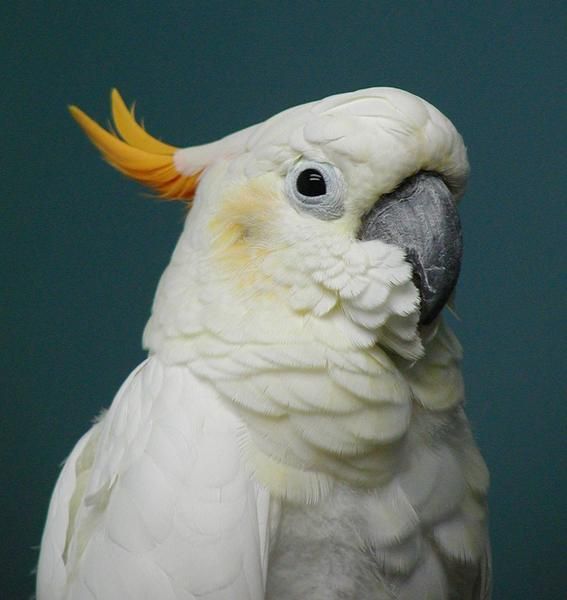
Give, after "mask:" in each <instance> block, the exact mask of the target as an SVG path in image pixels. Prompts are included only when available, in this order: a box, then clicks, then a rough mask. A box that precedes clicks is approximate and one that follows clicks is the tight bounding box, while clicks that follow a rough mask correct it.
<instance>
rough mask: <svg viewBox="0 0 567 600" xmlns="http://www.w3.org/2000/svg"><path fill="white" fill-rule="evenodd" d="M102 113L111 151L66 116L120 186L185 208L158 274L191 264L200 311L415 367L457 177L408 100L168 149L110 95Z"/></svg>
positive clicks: (379, 96) (308, 113) (369, 93)
mask: <svg viewBox="0 0 567 600" xmlns="http://www.w3.org/2000/svg"><path fill="white" fill-rule="evenodd" d="M112 107H113V116H114V121H115V126H116V130H117V132H118V134H119V135H120V136H121V137H122V138H123V139H122V140H121V139H120V138H119V137H118V136H117V135H114V134H112V133H109V132H107V131H105V130H104V129H102V128H100V127H99V126H98V125H96V123H94V122H93V121H92V120H90V119H89V118H88V117H87V116H86V115H85V114H84V113H82V112H81V111H80V110H79V109H77V108H75V107H72V108H71V110H72V113H73V115H74V116H75V118H76V119H77V121H78V122H79V124H80V125H81V126H82V127H83V128H84V129H85V131H86V132H87V134H88V135H89V137H90V138H91V140H92V141H93V142H94V143H95V144H96V145H97V146H98V147H99V148H100V149H101V150H102V152H103V154H104V155H105V157H106V158H107V160H108V161H109V162H110V163H112V164H113V165H114V166H116V167H117V168H118V169H119V170H121V171H122V172H123V173H125V174H127V175H129V176H131V177H133V178H134V179H137V180H138V181H140V182H142V183H144V184H147V185H149V186H151V187H153V188H154V189H155V190H157V191H158V192H159V193H160V194H161V195H162V196H164V197H167V198H181V199H186V200H189V201H192V202H193V206H192V208H191V211H190V213H189V215H188V217H187V224H186V228H185V231H184V233H183V236H182V239H181V242H180V244H179V246H178V249H177V251H176V254H175V255H174V260H173V263H176V262H177V264H181V263H184V262H188V263H191V264H192V265H195V262H196V261H197V262H200V263H201V264H202V263H203V262H206V264H207V267H206V271H207V273H206V274H203V275H202V276H201V279H200V280H199V281H194V282H193V283H194V284H195V285H201V286H203V285H204V286H206V287H207V289H208V291H209V294H210V295H209V297H208V298H206V299H203V298H202V299H201V301H205V302H206V303H215V302H217V303H218V304H219V306H220V307H221V310H223V308H225V307H231V310H229V311H228V312H229V313H231V314H232V313H233V312H234V310H233V309H234V307H235V305H240V306H241V310H240V311H236V312H237V313H242V310H245V311H246V312H247V313H250V312H252V313H257V316H258V318H260V315H261V313H262V307H266V310H267V311H268V312H271V313H272V315H274V314H278V315H279V316H281V317H282V318H283V316H284V313H285V311H286V310H287V311H292V312H294V313H295V315H296V316H299V317H301V321H302V323H301V325H300V328H301V329H302V330H305V327H306V324H307V323H313V322H314V321H319V322H320V321H327V322H332V323H333V327H332V328H331V329H329V328H327V331H326V332H322V331H321V330H320V328H319V331H318V333H316V334H315V335H316V336H319V335H323V336H324V335H330V336H334V335H337V336H338V337H339V338H341V336H345V337H346V338H347V339H348V340H350V342H351V343H354V344H355V345H359V346H369V345H373V344H375V343H378V344H381V345H383V346H384V347H385V348H388V349H391V350H394V351H395V352H397V353H398V354H400V355H402V356H406V357H407V358H412V359H414V358H416V357H418V356H419V355H420V353H421V352H422V348H421V337H420V333H421V334H422V333H423V330H424V329H427V326H428V325H429V324H431V323H434V322H435V320H436V317H437V315H438V314H439V312H440V310H441V308H442V307H443V306H444V304H445V303H446V301H447V300H448V298H449V296H450V294H451V292H452V290H453V288H454V285H455V283H456V280H457V276H458V273H459V265H460V258H461V234H460V226H459V221H458V217H457V212H456V200H457V199H458V198H459V197H460V195H461V194H462V192H463V189H464V185H465V181H466V178H467V174H468V163H467V158H466V151H465V147H464V145H463V142H462V139H461V137H460V135H459V134H458V133H457V131H456V130H455V128H454V127H453V125H452V124H451V123H450V121H449V120H448V119H446V118H445V117H444V116H443V115H442V114H441V113H440V112H439V111H437V110H436V109H435V108H434V107H432V106H431V105H430V104H428V103H427V102H425V101H424V100H422V99H420V98H418V97H416V96H414V95H412V94H409V93H407V92H404V91H401V90H398V89H393V88H370V89H365V90H360V91H357V92H353V93H347V94H340V95H336V96H332V97H329V98H326V99H324V100H321V101H318V102H313V103H309V104H305V105H301V106H298V107H295V108H292V109H289V110H286V111H284V112H282V113H280V114H278V115H276V116H274V117H272V118H270V119H268V120H267V121H265V122H263V123H260V124H258V125H255V126H252V127H249V128H247V129H245V130H243V131H240V132H238V133H235V134H232V135H230V136H228V137H226V138H224V139H221V140H219V141H217V142H213V143H211V144H207V145H204V146H198V147H190V148H186V149H177V148H174V147H173V146H169V145H167V144H164V143H162V142H160V141H158V140H156V139H154V138H153V137H151V136H150V135H149V134H147V133H146V132H145V130H144V129H142V128H141V127H140V126H139V125H137V123H136V122H135V120H134V118H133V111H132V112H130V111H128V109H127V108H126V106H125V105H124V103H123V101H122V99H121V98H120V96H119V94H118V92H116V91H113V93H112ZM182 255H183V257H182ZM187 276H188V273H187V274H185V277H187ZM180 277H181V279H183V275H182V274H181V273H180ZM170 279H171V278H170ZM213 280H214V281H216V282H218V286H217V287H216V289H213V287H211V286H210V283H211V282H212V281H213ZM178 285H180V284H179V283H178ZM162 287H164V282H162ZM166 304H167V303H166ZM282 304H283V305H285V307H284V312H282V306H280V305H282ZM275 306H278V310H275V312H274V310H273V309H274V307H275ZM159 307H160V302H159V294H158V301H157V302H156V308H155V310H158V309H159ZM167 310H171V305H169V308H168V309H166V311H167ZM188 310H191V309H189V308H188ZM192 310H196V309H195V307H193V309H192ZM154 312H155V311H154ZM174 312H175V311H174ZM232 316H234V317H237V316H238V315H237V314H233V315H232ZM159 320H160V323H161V325H162V327H161V329H162V331H161V332H159V333H158V331H157V329H158V327H150V331H149V333H148V332H147V339H148V338H151V337H152V332H153V333H154V337H155V336H158V335H161V336H162V337H163V336H165V337H167V336H168V335H170V334H167V333H166V332H165V330H166V329H167V330H169V331H170V332H173V331H174V329H175V325H174V321H177V322H178V325H177V326H178V327H179V326H180V325H179V322H180V320H181V321H182V320H183V317H179V315H177V316H176V317H175V318H174V317H173V316H172V315H171V314H170V315H167V314H164V315H160V316H159ZM221 320H222V319H221ZM154 321H155V319H154ZM319 324H320V323H319ZM293 329H294V328H293V327H292V328H291V330H293ZM284 337H285V336H284ZM148 343H149V345H150V346H151V345H152V342H151V341H148Z"/></svg>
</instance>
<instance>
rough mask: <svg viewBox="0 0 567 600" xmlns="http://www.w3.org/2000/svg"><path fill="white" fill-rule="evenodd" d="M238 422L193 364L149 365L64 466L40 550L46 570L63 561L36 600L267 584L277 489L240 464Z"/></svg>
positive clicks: (208, 592)
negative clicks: (270, 490)
mask: <svg viewBox="0 0 567 600" xmlns="http://www.w3.org/2000/svg"><path fill="white" fill-rule="evenodd" d="M239 427H240V422H239V420H238V419H237V418H236V417H235V416H234V415H233V414H232V413H231V412H229V411H228V410H227V409H226V408H225V407H224V406H223V404H222V403H221V401H220V400H219V399H218V398H217V397H216V395H215V393H214V392H212V391H211V390H209V389H208V388H207V387H206V386H205V385H203V384H201V383H200V382H199V381H198V380H197V379H195V378H194V377H193V376H192V375H191V374H190V373H189V372H188V370H187V369H186V368H184V367H182V366H167V365H164V364H163V363H162V362H161V361H160V360H159V359H158V358H156V357H152V358H150V359H148V360H147V361H145V362H144V363H143V364H142V365H140V366H139V367H138V368H137V369H136V370H135V371H134V372H133V373H132V374H131V375H130V377H129V378H128V379H127V380H126V382H125V383H124V384H123V386H122V387H121V389H120V391H119V392H118V394H117V395H116V397H115V399H114V401H113V403H112V405H111V407H110V409H109V410H108V411H107V412H106V413H105V414H104V416H103V417H102V418H101V419H100V420H99V422H98V423H97V424H95V426H94V427H93V428H92V429H91V431H90V432H89V433H88V434H86V436H85V438H83V439H82V440H81V442H80V443H79V444H78V445H77V447H76V448H75V450H74V451H73V453H72V454H71V456H70V457H69V459H68V461H67V463H66V465H65V467H64V469H63V471H62V474H61V477H60V480H59V482H58V485H57V487H56V490H55V492H54V496H53V500H52V503H51V508H50V517H49V518H48V524H47V528H46V533H45V536H44V541H43V544H42V556H41V557H40V575H41V573H42V572H44V573H45V572H46V569H45V568H44V567H42V562H43V563H44V564H45V565H47V564H48V563H50V562H51V563H52V564H53V563H54V561H55V560H56V559H55V558H54V557H59V564H58V565H57V567H58V570H59V572H58V574H57V575H56V577H55V578H56V579H57V580H58V581H57V586H58V587H56V589H57V595H55V594H52V595H49V594H47V593H44V595H43V596H42V595H41V593H40V594H39V598H40V599H41V598H42V597H44V598H51V597H53V598H59V597H60V598H67V597H69V598H71V597H89V598H91V597H92V598H95V599H97V600H98V599H100V598H104V599H105V600H110V599H112V598H115V597H116V598H118V597H120V598H144V597H156V598H157V597H159V598H164V599H171V600H173V599H176V598H179V597H191V596H187V594H199V595H200V596H203V598H211V599H212V598H220V597H224V596H222V594H221V590H225V591H226V590H232V592H234V594H233V596H232V597H240V596H239V595H238V594H241V595H243V597H248V595H252V596H253V595H254V594H256V593H258V592H259V591H261V589H262V587H263V585H264V570H265V548H266V544H267V520H268V509H269V496H268V495H267V493H266V492H264V490H262V489H261V488H259V487H258V486H257V485H256V484H254V482H253V481H252V480H251V478H250V476H249V474H248V473H247V471H246V469H245V466H244V464H243V462H242V460H241V457H240V453H239V446H238V435H239ZM51 515H59V517H58V518H55V517H53V518H52V517H51ZM46 537H47V539H46ZM219 557H220V558H219ZM221 559H222V564H223V569H218V568H217V565H218V564H219V563H218V561H219V560H221ZM51 579H52V580H53V579H54V577H53V576H51ZM41 580H42V578H41V577H40V590H41V585H42V584H41ZM44 580H45V578H44ZM222 593H225V592H222ZM219 594H221V595H219Z"/></svg>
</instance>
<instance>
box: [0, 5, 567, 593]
mask: <svg viewBox="0 0 567 600" xmlns="http://www.w3.org/2000/svg"><path fill="white" fill-rule="evenodd" d="M159 4H160V3H157V2H156V3H154V2H140V1H133V0H132V1H130V2H118V3H110V2H109V3H97V2H94V1H92V0H91V1H90V2H84V1H81V2H77V1H75V2H55V1H52V2H48V1H44V2H32V1H28V2H5V3H3V6H2V8H0V19H1V20H0V27H2V29H3V31H2V36H1V38H0V39H1V44H2V54H1V57H2V61H3V63H4V67H5V68H4V71H3V77H2V83H1V85H0V96H1V110H0V119H1V121H2V157H1V159H0V164H1V173H2V174H1V176H0V182H1V185H2V193H1V196H0V198H1V203H2V212H1V217H0V225H1V228H2V231H1V232H0V242H1V243H2V244H3V248H2V249H1V255H0V256H1V258H2V267H3V274H2V278H1V280H0V281H1V285H2V299H1V312H0V316H1V319H2V331H1V340H2V374H1V386H2V397H1V404H0V407H1V420H0V465H1V471H0V472H1V477H2V484H1V492H0V495H1V506H0V516H1V522H0V544H1V556H0V597H1V598H6V599H8V600H11V599H19V598H22V599H23V598H27V597H28V596H29V594H30V593H31V591H32V587H33V578H32V576H31V574H30V573H31V571H32V569H33V567H34V563H35V561H36V551H35V550H34V549H33V547H34V546H36V545H37V544H38V543H39V541H40V536H41V530H42V524H43V520H44V518H45V511H46V508H47V503H48V499H49V495H50V491H51V489H52V486H53V484H54V482H55V479H56V477H57V474H58V469H59V467H58V465H59V463H60V461H61V460H62V459H63V458H64V457H65V456H66V454H67V453H68V452H69V450H70V449H71V447H72V445H73V444H74V442H75V441H76V440H77V439H78V437H79V436H80V435H81V434H82V432H83V431H84V430H85V429H86V428H87V427H88V426H89V424H90V420H91V419H92V417H93V416H94V415H96V414H97V413H98V412H99V411H100V410H101V408H102V407H104V406H106V405H108V403H109V402H110V401H111V399H112V396H113V394H114V392H115V391H116V389H117V387H118V386H119V384H120V383H121V381H122V380H123V379H124V377H125V376H126V375H127V374H128V373H129V371H130V370H131V369H132V368H133V367H134V366H135V365H136V364H137V363H138V362H139V361H140V360H141V359H142V358H143V356H144V354H143V352H142V350H141V349H140V336H141V332H142V328H143V326H144V323H145V320H146V318H147V316H148V314H149V310H150V304H151V301H152V296H153V292H154V288H155V285H156V282H157V280H158V277H159V275H160V273H161V271H162V270H163V268H164V267H165V265H166V263H167V260H168V257H169V254H170V252H171V251H172V249H173V246H174V243H175V241H176V238H177V236H178V233H179V231H180V227H181V223H182V217H183V213H182V209H181V207H180V206H178V205H177V204H167V203H163V202H156V201H153V200H150V199H148V198H146V197H144V195H143V194H141V193H140V192H141V190H140V188H139V187H138V186H137V185H136V184H134V183H131V182H129V181H127V180H126V179H124V178H122V177H121V176H120V175H119V174H117V173H116V172H115V171H113V170H112V169H110V168H109V167H108V166H106V165H105V164H104V163H103V161H101V160H100V158H99V156H98V154H97V153H96V152H95V150H94V149H93V148H92V147H91V146H90V145H89V144H88V143H87V142H86V140H85V139H84V136H83V134H82V133H81V132H80V131H79V129H78V128H77V126H76V125H75V124H74V123H73V122H72V121H71V119H70V118H69V115H68V114H67V111H66V108H65V107H66V105H67V104H68V103H71V102H73V103H77V104H79V105H80V106H81V107H83V108H84V109H86V110H87V111H88V112H89V113H90V114H92V115H93V116H94V117H96V118H97V119H99V120H102V121H103V122H105V121H106V119H107V116H108V114H109V104H108V92H109V89H110V88H111V87H112V86H118V87H119V88H120V90H121V91H122V92H123V94H124V96H125V98H126V100H127V101H128V102H130V101H132V100H133V99H137V100H138V104H137V106H138V114H139V115H143V116H144V119H145V122H146V123H147V124H149V129H150V130H151V131H152V132H154V133H155V134H157V135H159V136H161V137H163V139H164V140H166V141H169V142H170V143H172V144H177V145H182V146H183V145H191V144H196V143H202V142H206V141H209V140H212V139H215V138H217V137H219V136H222V135H224V134H226V133H228V132H230V131H233V130H236V129H240V128H242V127H243V126H246V125H248V124H251V123H254V122H257V121H260V120H263V119H264V118H266V117H268V116H270V115H272V114H273V113H274V112H277V111H279V110H281V109H284V108H287V107H289V106H292V105H294V104H298V103H303V102H305V101H308V100H313V99H317V98H321V97H324V96H327V95H329V94H332V93H335V92H343V91H351V90H354V89H358V88H361V87H367V86H373V85H391V86H397V87H402V88H405V89H407V90H410V91H412V92H414V93H416V94H418V95H421V96H423V97H425V98H427V99H428V100H430V101H431V102H432V103H433V104H435V105H436V106H438V107H439V108H440V109H441V110H442V111H443V112H445V113H446V114H447V115H448V116H449V117H450V118H451V119H452V120H453V121H454V122H455V124H456V125H457V127H458V128H459V130H460V131H461V133H462V134H463V136H464V139H465V142H466V143H467V145H468V148H469V152H470V159H471V163H472V168H473V174H472V179H471V182H470V187H469V190H468V193H467V195H466V197H465V200H464V202H463V204H462V215H463V222H464V232H465V242H466V248H465V263H464V272H463V274H462V279H461V283H460V288H459V295H458V308H459V312H460V314H461V316H462V322H460V323H455V324H454V326H455V328H456V331H457V333H458V335H459V337H460V339H461V341H462V343H463V345H464V347H465V351H466V360H465V365H464V369H465V375H466V383H467V389H468V401H469V405H468V412H469V415H470V417H471V420H472V422H473V425H474V428H475V430H476V433H477V438H478V440H479V443H480V446H481V447H482V450H483V452H484V455H485V457H486V459H487V461H488V463H489V466H490V469H491V472H492V494H491V506H492V521H491V526H492V536H493V546H494V570H495V598H496V599H514V600H517V599H519V598H527V599H530V600H531V599H536V600H544V599H549V600H552V599H558V598H560V597H564V596H563V594H564V592H565V587H566V585H565V584H566V582H565V579H566V577H565V569H566V565H565V563H564V556H565V534H566V530H565V512H564V507H565V494H566V492H567V490H566V485H565V466H564V463H563V468H562V469H561V460H562V454H564V439H565V435H564V433H565V422H566V420H565V419H566V410H565V397H564V391H565V385H564V380H565V371H564V370H563V372H562V366H563V365H562V364H561V362H562V361H561V355H562V350H563V348H562V344H561V342H563V341H564V339H565V336H564V334H565V327H564V325H565V318H564V309H565V304H564V302H562V300H563V301H564V300H565V294H564V292H565V289H564V288H563V289H561V287H560V286H561V280H560V277H561V267H563V268H564V267H565V250H564V249H565V245H564V244H565V237H564V232H565V209H564V202H565V201H564V189H563V186H564V185H565V184H566V183H567V176H566V174H565V146H564V144H563V140H564V136H565V118H564V115H565V113H564V109H565V99H566V94H565V91H566V90H565V87H564V86H562V85H561V81H562V80H563V81H564V78H565V68H564V60H565V55H566V47H565V43H564V40H565V31H564V25H565V20H566V16H567V15H566V10H565V4H564V3H560V2H549V1H548V2H541V3H536V2H531V3H519V2H500V3H499V2H496V3H494V2H492V3H483V2H469V3H465V2H452V3H450V2H446V3H443V2H419V3H418V2H401V3H400V2H395V1H392V2H330V1H329V2H307V3H305V2H298V3H295V2H291V3H289V2H267V3H260V2H257V3H256V2H254V3H243V2H237V1H235V2H224V3H215V2H207V3H204V2H203V3H192V2H169V3H165V5H164V6H159ZM562 5H563V6H562ZM204 6H206V8H204ZM561 40H563V42H562V41H561ZM563 283H564V281H563ZM562 292H563V299H562V298H561V293H562ZM562 563H563V564H562Z"/></svg>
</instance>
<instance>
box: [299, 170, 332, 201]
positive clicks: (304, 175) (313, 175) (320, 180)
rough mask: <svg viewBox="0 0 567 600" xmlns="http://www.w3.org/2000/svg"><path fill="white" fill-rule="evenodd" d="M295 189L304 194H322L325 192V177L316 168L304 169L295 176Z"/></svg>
mask: <svg viewBox="0 0 567 600" xmlns="http://www.w3.org/2000/svg"><path fill="white" fill-rule="evenodd" d="M296 186H297V191H298V192H299V193H300V194H303V195H304V196H323V195H325V194H326V193H327V186H326V185H325V178H324V177H323V175H321V173H319V171H317V170H316V169H305V171H301V173H300V174H299V176H298V177H297V183H296Z"/></svg>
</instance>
